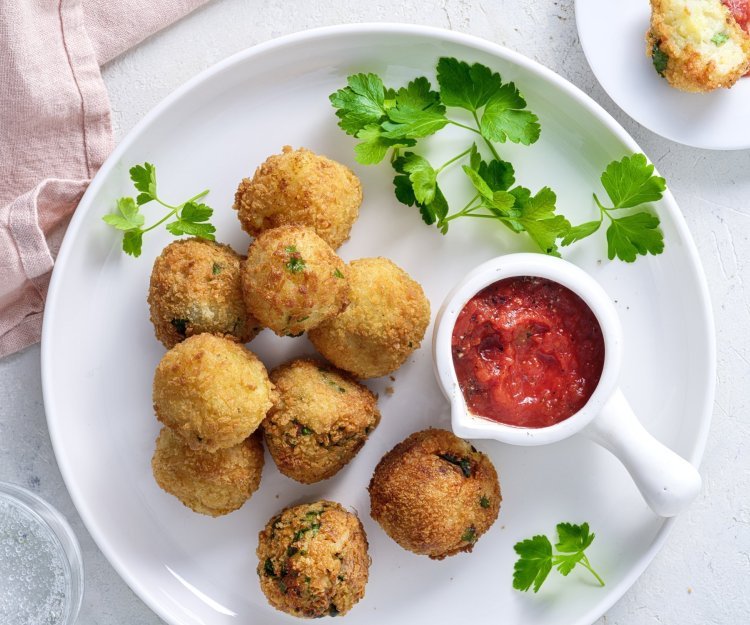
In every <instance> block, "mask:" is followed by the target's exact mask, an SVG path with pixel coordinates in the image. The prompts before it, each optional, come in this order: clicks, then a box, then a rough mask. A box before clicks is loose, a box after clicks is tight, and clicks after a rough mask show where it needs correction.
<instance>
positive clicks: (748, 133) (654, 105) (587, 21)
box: [576, 0, 750, 150]
mask: <svg viewBox="0 0 750 625" xmlns="http://www.w3.org/2000/svg"><path fill="white" fill-rule="evenodd" d="M650 18H651V6H650V4H649V1H648V0H630V1H628V2H622V0H576V24H577V26H578V38H579V39H580V41H581V46H582V47H583V52H584V54H585V55H586V59H587V60H588V62H589V65H591V69H592V71H593V72H594V75H595V76H596V78H597V80H598V81H599V83H600V84H601V86H602V87H603V88H604V90H605V91H606V92H607V93H608V94H609V96H610V97H611V98H612V99H613V100H614V101H615V104H617V105H618V106H619V107H620V108H621V109H622V110H623V111H625V112H626V113H627V114H628V115H630V117H632V118H633V119H634V120H635V121H637V122H638V123H639V124H642V125H644V126H645V127H646V128H648V129H649V130H651V131H653V132H655V133H656V134H658V135H661V136H662V137H666V138H667V139H671V140H672V141H676V142H678V143H684V144H685V145H690V146H693V147H697V148H705V149H708V150H744V149H746V148H750V78H740V80H739V82H738V83H737V84H736V85H735V86H734V87H732V88H731V89H717V90H716V91H713V92H711V93H686V92H684V91H679V90H678V89H675V88H673V87H670V86H669V84H668V83H667V81H666V80H664V79H663V78H662V77H661V76H659V74H657V73H656V71H655V70H654V66H653V64H652V63H651V58H650V57H648V56H646V31H647V30H648V28H649V20H650Z"/></svg>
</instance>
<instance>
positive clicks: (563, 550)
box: [513, 523, 604, 592]
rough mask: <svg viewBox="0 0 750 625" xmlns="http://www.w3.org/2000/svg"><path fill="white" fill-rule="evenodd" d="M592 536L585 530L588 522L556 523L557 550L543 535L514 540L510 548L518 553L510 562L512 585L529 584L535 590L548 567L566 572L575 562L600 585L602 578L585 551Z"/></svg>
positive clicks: (525, 586)
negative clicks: (554, 550) (515, 558)
mask: <svg viewBox="0 0 750 625" xmlns="http://www.w3.org/2000/svg"><path fill="white" fill-rule="evenodd" d="M594 536H595V535H594V534H592V533H590V532H589V525H588V523H582V524H581V525H574V524H572V523H558V525H557V538H558V540H557V543H556V544H555V549H556V550H557V553H554V552H553V550H552V543H551V542H550V540H549V538H547V537H546V536H543V535H538V536H533V537H532V538H528V539H526V540H522V541H521V542H518V543H516V544H515V545H514V547H513V549H514V550H515V552H516V553H517V554H518V556H519V557H518V560H516V563H515V565H514V566H513V588H515V589H516V590H521V591H527V590H529V589H530V588H531V587H532V586H533V587H534V592H539V589H540V588H541V586H542V584H543V583H544V581H545V580H546V579H547V576H548V575H549V573H550V571H551V570H552V567H555V568H556V569H557V570H558V571H559V572H560V573H562V574H563V575H565V576H567V575H568V574H569V573H570V572H571V571H572V570H573V569H574V568H575V567H576V565H577V564H580V565H581V566H582V567H584V568H585V569H587V570H588V571H589V572H590V573H591V574H592V575H593V576H594V577H595V578H596V580H597V581H598V582H599V584H600V585H602V586H604V580H602V578H601V577H599V575H598V573H597V572H596V571H594V569H593V568H592V566H591V563H590V562H589V559H588V557H587V556H586V554H585V551H586V549H587V548H588V547H589V546H590V545H591V543H592V542H593V541H594Z"/></svg>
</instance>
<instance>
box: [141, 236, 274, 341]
mask: <svg viewBox="0 0 750 625" xmlns="http://www.w3.org/2000/svg"><path fill="white" fill-rule="evenodd" d="M241 263H242V258H241V257H240V255H239V254H237V253H235V252H234V250H232V248H231V247H229V246H228V245H222V244H221V243H215V242H214V241H207V240H205V239H182V240H179V241H174V242H173V243H170V244H169V245H167V247H165V248H164V249H163V250H162V252H161V254H159V256H158V257H157V258H156V260H155V261H154V267H153V270H152V271H151V283H150V286H149V291H148V305H149V308H150V309H151V322H152V323H153V324H154V331H155V332H156V338H157V339H159V340H160V341H161V342H162V343H163V344H164V346H165V347H166V348H167V349H169V348H170V347H174V346H175V345H176V344H177V343H179V342H180V341H182V340H184V339H185V338H186V337H188V336H193V335H194V334H201V333H203V332H208V333H210V334H216V335H217V336H224V337H226V338H228V339H231V340H233V341H237V342H239V343H247V342H248V341H249V340H251V339H252V338H253V337H254V336H255V335H256V334H257V333H258V332H259V331H260V327H259V325H258V322H257V321H256V320H255V319H253V318H252V317H251V316H249V315H248V314H247V312H246V310H245V303H244V301H243V298H242V287H241V277H240V266H241Z"/></svg>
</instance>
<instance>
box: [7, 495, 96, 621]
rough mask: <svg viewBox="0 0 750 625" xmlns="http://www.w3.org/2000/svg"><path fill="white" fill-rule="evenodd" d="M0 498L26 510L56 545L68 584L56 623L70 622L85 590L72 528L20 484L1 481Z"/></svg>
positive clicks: (45, 503) (55, 510)
mask: <svg viewBox="0 0 750 625" xmlns="http://www.w3.org/2000/svg"><path fill="white" fill-rule="evenodd" d="M0 498H2V499H5V500H7V501H9V503H10V505H14V506H16V507H17V508H19V509H21V510H22V511H23V512H25V513H27V514H28V515H29V516H30V517H31V518H32V519H33V521H34V522H36V523H37V524H38V525H39V526H40V527H41V528H42V529H43V531H44V532H45V533H46V534H47V535H48V536H49V537H50V538H51V539H52V541H53V542H54V544H55V546H56V547H57V551H58V553H59V556H60V559H61V560H62V564H63V573H64V576H65V582H66V586H67V588H66V595H67V596H66V600H65V604H64V612H63V615H62V619H61V620H60V623H59V625H73V624H74V623H75V622H76V619H77V618H78V614H79V612H80V609H81V604H82V602H83V589H84V574H83V557H82V554H81V547H80V544H79V543H78V539H77V538H76V535H75V534H74V533H73V529H72V528H71V527H70V524H69V523H68V521H67V520H66V519H65V517H64V516H63V515H62V513H61V512H60V511H59V510H57V508H55V507H54V506H53V505H52V504H50V503H48V502H47V501H45V500H44V499H42V498H41V497H40V496H39V495H37V494H36V493H33V492H31V491H30V490H29V489H27V488H24V487H23V486H19V485H18V484H12V483H9V482H3V481H0Z"/></svg>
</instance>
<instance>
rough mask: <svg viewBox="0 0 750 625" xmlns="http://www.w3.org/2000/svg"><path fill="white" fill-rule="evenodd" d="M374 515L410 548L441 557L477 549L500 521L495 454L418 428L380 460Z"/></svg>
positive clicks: (372, 502)
mask: <svg viewBox="0 0 750 625" xmlns="http://www.w3.org/2000/svg"><path fill="white" fill-rule="evenodd" d="M368 490H369V491H370V515H371V516H372V518H373V519H375V520H376V521H377V522H378V523H380V525H381V527H382V528H383V529H384V530H385V533H386V534H388V536H390V537H391V538H392V539H393V540H395V541H396V542H397V543H398V544H399V545H401V546H402V547H403V548H404V549H408V550H409V551H413V552H414V553H418V554H422V555H427V556H429V557H430V558H433V559H435V560H442V559H443V558H445V557H446V556H452V555H455V554H457V553H459V552H461V551H471V550H472V549H473V547H474V545H475V544H476V542H477V540H478V539H479V537H480V536H481V535H482V534H484V533H485V532H486V531H487V530H488V529H489V528H490V526H491V525H492V524H493V523H494V522H495V519H497V515H498V512H499V511H500V501H501V497H500V484H499V483H498V479H497V473H496V472H495V467H493V466H492V463H491V462H490V460H489V458H488V457H487V456H485V455H484V454H483V453H481V452H479V451H477V450H476V449H475V448H474V447H473V446H471V445H470V444H469V443H467V442H466V441H464V440H462V439H460V438H458V437H457V436H456V435H455V434H453V433H452V432H448V431H446V430H433V429H431V430H424V431H422V432H416V433H414V434H412V435H411V436H409V437H408V438H407V439H406V440H404V441H402V442H400V443H399V444H398V445H396V446H395V447H394V448H393V449H392V450H391V451H389V452H388V453H387V454H386V455H385V456H383V458H382V459H381V460H380V462H379V463H378V466H377V467H376V468H375V472H374V474H373V476H372V479H371V480H370V486H369V488H368Z"/></svg>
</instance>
